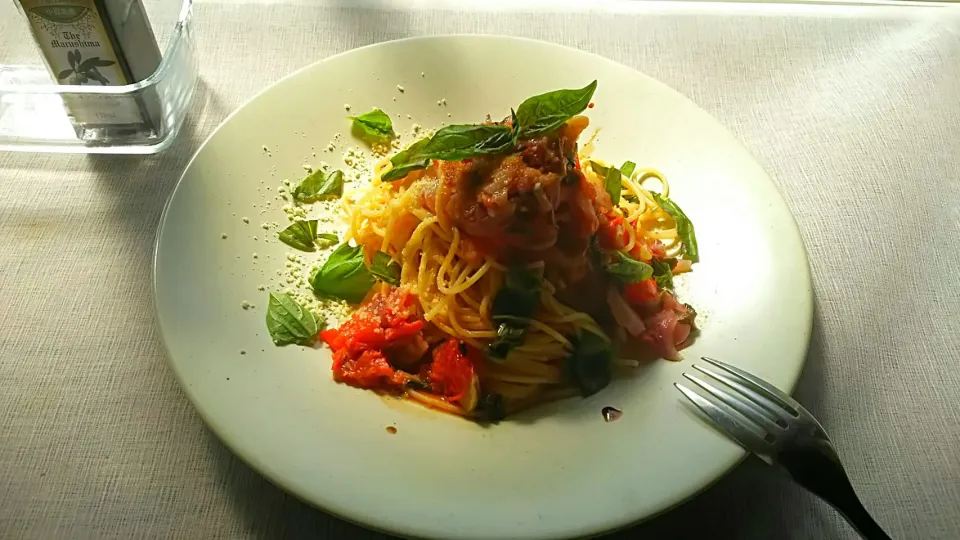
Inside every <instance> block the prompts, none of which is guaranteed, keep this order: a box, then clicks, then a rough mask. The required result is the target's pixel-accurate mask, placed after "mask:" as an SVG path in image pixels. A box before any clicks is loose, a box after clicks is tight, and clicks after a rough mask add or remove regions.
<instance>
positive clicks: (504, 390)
mask: <svg viewBox="0 0 960 540" xmlns="http://www.w3.org/2000/svg"><path fill="white" fill-rule="evenodd" d="M486 386H487V387H488V388H489V390H490V391H491V392H494V393H497V394H500V395H501V396H503V397H504V398H505V399H508V400H519V399H524V398H529V397H530V396H532V395H533V394H536V393H537V392H538V391H539V390H540V388H542V385H539V384H517V383H510V382H505V381H498V380H490V381H486Z"/></svg>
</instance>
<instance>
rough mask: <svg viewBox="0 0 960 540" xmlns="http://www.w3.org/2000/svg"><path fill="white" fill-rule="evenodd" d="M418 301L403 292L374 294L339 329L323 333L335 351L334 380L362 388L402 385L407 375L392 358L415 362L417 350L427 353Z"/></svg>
mask: <svg viewBox="0 0 960 540" xmlns="http://www.w3.org/2000/svg"><path fill="white" fill-rule="evenodd" d="M414 301H415V298H414V296H413V295H411V294H410V293H408V292H406V291H404V290H403V289H389V290H386V291H384V292H381V293H379V294H377V295H375V296H374V297H373V298H372V299H371V300H370V303H369V304H367V305H366V306H364V307H363V308H361V309H360V310H359V311H357V312H356V313H354V314H353V316H351V317H350V319H348V320H347V321H346V322H344V323H343V324H342V325H340V328H336V329H330V330H324V331H323V332H320V339H322V340H323V341H324V342H325V343H326V344H327V345H329V346H330V348H331V349H333V351H334V355H333V365H332V368H333V374H334V380H336V381H338V382H344V383H347V384H350V385H353V386H359V387H361V388H388V387H391V386H400V385H402V384H403V383H404V381H405V378H406V375H405V374H404V373H403V372H398V371H395V370H394V368H393V366H392V365H391V359H394V358H395V359H396V360H398V361H401V362H400V363H401V364H409V363H411V362H416V361H417V360H418V358H410V357H411V355H413V354H415V352H416V351H420V354H422V353H423V352H424V351H426V347H425V346H423V345H424V344H425V342H424V340H423V335H422V331H423V325H424V322H423V321H422V320H420V319H419V318H417V312H416V307H415V305H414Z"/></svg>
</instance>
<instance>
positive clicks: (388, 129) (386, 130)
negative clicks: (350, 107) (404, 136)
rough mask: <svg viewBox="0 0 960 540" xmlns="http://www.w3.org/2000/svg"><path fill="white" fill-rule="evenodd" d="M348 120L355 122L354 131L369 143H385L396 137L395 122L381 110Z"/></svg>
mask: <svg viewBox="0 0 960 540" xmlns="http://www.w3.org/2000/svg"><path fill="white" fill-rule="evenodd" d="M347 118H349V119H351V120H353V129H354V130H355V131H357V132H358V133H359V134H360V136H361V137H360V138H362V139H363V140H365V141H367V142H384V141H389V140H390V139H392V138H393V137H394V133H393V122H391V121H390V117H389V116H388V115H387V113H385V112H383V111H381V110H380V109H374V110H372V111H370V112H366V113H363V114H361V115H359V116H348V117H347Z"/></svg>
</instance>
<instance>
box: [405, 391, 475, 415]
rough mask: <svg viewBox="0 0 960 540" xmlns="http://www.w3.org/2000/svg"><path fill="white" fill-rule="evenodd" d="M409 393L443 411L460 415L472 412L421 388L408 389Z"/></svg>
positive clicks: (421, 401)
mask: <svg viewBox="0 0 960 540" xmlns="http://www.w3.org/2000/svg"><path fill="white" fill-rule="evenodd" d="M407 395H408V396H410V397H411V398H413V399H415V400H417V401H419V402H420V403H423V404H424V405H427V406H428V407H433V408H434V409H440V410H441V411H446V412H448V413H453V414H456V415H458V416H469V415H470V413H469V412H467V410H466V409H464V408H463V407H460V406H458V405H454V404H452V403H449V402H447V401H445V400H443V399H441V398H438V397H436V396H434V395H432V394H428V393H426V392H420V391H419V390H407Z"/></svg>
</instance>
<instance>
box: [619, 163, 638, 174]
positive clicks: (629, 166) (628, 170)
mask: <svg viewBox="0 0 960 540" xmlns="http://www.w3.org/2000/svg"><path fill="white" fill-rule="evenodd" d="M635 170H637V164H636V163H634V162H632V161H627V162H624V164H623V166H622V167H620V172H621V173H623V175H624V176H626V177H627V178H630V177H631V176H633V171H635Z"/></svg>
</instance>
